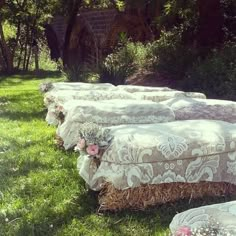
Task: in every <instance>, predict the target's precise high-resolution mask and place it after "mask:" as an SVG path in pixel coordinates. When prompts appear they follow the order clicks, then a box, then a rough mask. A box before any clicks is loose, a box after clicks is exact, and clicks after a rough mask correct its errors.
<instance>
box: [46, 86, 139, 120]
mask: <svg viewBox="0 0 236 236" xmlns="http://www.w3.org/2000/svg"><path fill="white" fill-rule="evenodd" d="M110 99H129V100H137V97H136V96H134V95H132V94H131V93H128V92H125V91H112V92H111V91H106V90H105V91H103V90H88V91H72V90H61V91H54V90H52V91H50V92H48V93H46V94H45V96H44V103H45V105H46V107H47V108H48V113H47V116H46V121H47V122H48V124H51V125H58V124H59V120H58V119H57V114H56V113H57V107H58V105H63V104H64V103H65V102H68V101H70V102H72V101H73V100H89V101H100V100H110Z"/></svg>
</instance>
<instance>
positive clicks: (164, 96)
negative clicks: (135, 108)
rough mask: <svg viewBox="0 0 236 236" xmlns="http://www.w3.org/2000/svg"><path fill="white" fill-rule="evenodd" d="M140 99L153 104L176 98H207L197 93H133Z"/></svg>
mask: <svg viewBox="0 0 236 236" xmlns="http://www.w3.org/2000/svg"><path fill="white" fill-rule="evenodd" d="M133 94H134V95H136V96H137V98H138V99H142V100H151V101H153V102H161V101H165V100H168V99H171V98H176V97H178V98H179V97H190V98H202V99H205V98H206V96H205V95H204V94H203V93H195V92H183V91H175V90H173V91H158V92H156V91H155V92H135V93H133Z"/></svg>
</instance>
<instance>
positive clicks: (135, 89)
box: [117, 85, 174, 93]
mask: <svg viewBox="0 0 236 236" xmlns="http://www.w3.org/2000/svg"><path fill="white" fill-rule="evenodd" d="M117 88H118V89H121V90H124V91H126V92H129V93H134V92H159V91H173V90H174V89H171V88H168V87H149V86H139V85H118V86H117Z"/></svg>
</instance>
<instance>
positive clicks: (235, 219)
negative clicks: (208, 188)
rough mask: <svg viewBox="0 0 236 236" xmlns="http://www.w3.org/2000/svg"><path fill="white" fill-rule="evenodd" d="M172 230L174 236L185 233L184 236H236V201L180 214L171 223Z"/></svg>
mask: <svg viewBox="0 0 236 236" xmlns="http://www.w3.org/2000/svg"><path fill="white" fill-rule="evenodd" d="M170 230H171V233H172V234H173V235H174V236H175V235H176V236H177V235H181V233H184V232H185V234H184V235H229V236H234V235H236V201H231V202H226V203H220V204H213V205H208V206H203V207H199V208H194V209H190V210H187V211H185V212H182V213H179V214H177V215H176V216H175V217H174V218H173V220H172V222H171V223H170ZM194 233H195V234H194ZM197 233H198V234H197ZM182 235H183V234H182Z"/></svg>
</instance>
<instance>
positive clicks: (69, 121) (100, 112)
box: [57, 99, 175, 149]
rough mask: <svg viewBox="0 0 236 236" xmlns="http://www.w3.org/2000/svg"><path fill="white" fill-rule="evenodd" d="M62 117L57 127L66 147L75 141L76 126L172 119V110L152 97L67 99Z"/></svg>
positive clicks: (77, 128) (152, 121) (77, 127)
mask: <svg viewBox="0 0 236 236" xmlns="http://www.w3.org/2000/svg"><path fill="white" fill-rule="evenodd" d="M62 111H63V113H64V114H65V121H64V123H63V124H62V125H60V126H59V127H58V130H57V134H58V136H60V137H61V138H62V139H63V141H64V147H65V148H66V149H68V148H70V147H73V146H74V145H76V144H77V142H78V138H79V131H80V129H79V127H80V125H81V124H82V123H85V122H92V123H96V124H98V125H100V126H105V127H107V126H111V125H121V124H150V123H160V122H168V121H173V120H174V119H175V117H174V113H173V112H172V110H171V109H170V108H169V107H168V106H166V105H162V104H157V103H155V102H152V101H134V100H119V99H118V100H103V101H99V102H98V101H82V100H81V101H79V100H76V101H74V102H72V101H70V102H68V103H65V104H64V105H63V109H62Z"/></svg>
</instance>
